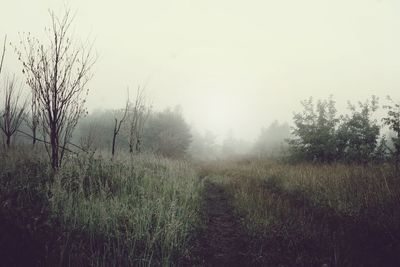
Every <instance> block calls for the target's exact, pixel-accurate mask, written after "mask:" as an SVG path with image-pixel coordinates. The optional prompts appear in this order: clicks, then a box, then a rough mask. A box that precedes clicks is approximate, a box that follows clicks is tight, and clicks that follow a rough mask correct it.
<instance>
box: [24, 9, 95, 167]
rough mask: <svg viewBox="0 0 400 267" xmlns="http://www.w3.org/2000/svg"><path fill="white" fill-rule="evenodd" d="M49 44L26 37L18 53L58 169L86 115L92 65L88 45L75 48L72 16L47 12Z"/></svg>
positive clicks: (91, 55) (48, 148) (52, 163)
mask: <svg viewBox="0 0 400 267" xmlns="http://www.w3.org/2000/svg"><path fill="white" fill-rule="evenodd" d="M49 13H50V18H51V27H50V28H49V29H46V32H47V34H48V41H49V42H48V43H42V42H40V41H39V40H38V39H37V38H33V37H31V36H30V34H27V35H26V36H25V38H24V40H23V41H22V42H21V43H22V49H21V50H18V51H17V53H18V56H19V59H20V60H21V62H22V65H23V72H24V73H25V74H26V78H27V84H28V85H29V86H30V88H31V89H32V95H33V97H34V99H35V101H37V102H35V104H36V103H37V108H38V114H39V118H40V121H41V124H42V127H43V131H44V138H45V139H47V138H48V139H49V143H50V146H49V145H48V144H46V149H47V150H48V152H49V156H50V159H51V166H52V168H53V169H54V170H57V169H58V168H59V167H60V165H61V163H62V160H63V157H64V153H65V151H68V150H67V149H66V148H67V146H68V143H69V140H70V139H71V136H72V132H73V130H74V129H75V127H76V124H77V123H78V120H79V118H80V117H81V116H82V115H83V114H85V113H86V110H85V108H84V103H85V100H86V96H87V94H88V89H87V87H86V85H87V83H88V81H89V80H90V78H91V77H92V74H91V68H92V66H93V64H94V62H95V58H94V57H93V53H92V46H91V45H79V46H77V45H75V44H73V42H72V37H71V36H70V34H69V32H70V28H71V24H72V22H73V16H71V14H70V11H69V10H67V11H65V14H64V15H63V16H62V17H60V18H59V17H57V16H55V14H54V13H53V12H52V11H50V12H49Z"/></svg>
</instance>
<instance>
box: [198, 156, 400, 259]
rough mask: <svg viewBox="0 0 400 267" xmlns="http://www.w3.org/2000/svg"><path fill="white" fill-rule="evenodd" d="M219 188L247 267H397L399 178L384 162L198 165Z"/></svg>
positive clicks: (264, 162) (399, 232) (223, 163)
mask: <svg viewBox="0 0 400 267" xmlns="http://www.w3.org/2000/svg"><path fill="white" fill-rule="evenodd" d="M202 172H203V175H213V176H216V177H217V178H214V180H216V181H218V182H219V183H221V184H223V185H224V186H225V187H226V188H227V190H228V192H229V194H230V196H231V199H232V202H233V204H234V207H235V210H236V212H237V214H238V216H240V217H241V218H242V222H243V227H244V228H245V229H246V231H247V232H248V234H249V236H250V239H251V240H252V244H251V249H250V250H249V251H250V253H252V254H253V255H252V256H251V258H252V259H253V264H254V265H267V266H322V265H323V264H327V265H328V266H398V263H399V262H400V257H399V253H400V247H399V244H400V242H399V241H400V231H399V230H400V224H399V221H400V178H399V177H398V176H396V175H395V173H394V169H393V168H392V167H391V166H389V165H375V166H366V167H364V166H354V165H352V166H349V165H341V164H336V165H335V164H334V165H312V164H299V165H287V164H278V163H274V162H272V161H265V160H258V159H251V160H250V159H249V160H235V161H221V162H216V163H212V164H208V165H205V166H203V170H202Z"/></svg>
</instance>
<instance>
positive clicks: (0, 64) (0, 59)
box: [0, 35, 7, 74]
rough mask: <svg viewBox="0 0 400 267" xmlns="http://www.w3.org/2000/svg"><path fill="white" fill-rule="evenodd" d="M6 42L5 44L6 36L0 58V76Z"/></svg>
mask: <svg viewBox="0 0 400 267" xmlns="http://www.w3.org/2000/svg"><path fill="white" fill-rule="evenodd" d="M6 42H7V35H6V36H5V37H4V43H3V51H2V52H1V58H0V74H1V71H2V70H3V62H4V56H5V54H6Z"/></svg>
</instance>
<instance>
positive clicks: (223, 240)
mask: <svg viewBox="0 0 400 267" xmlns="http://www.w3.org/2000/svg"><path fill="white" fill-rule="evenodd" d="M204 186H205V188H204V189H205V190H204V191H205V196H204V205H205V207H204V208H205V211H204V212H205V217H206V227H205V229H204V233H203V234H202V236H201V238H200V240H199V243H200V244H199V245H200V250H201V252H202V253H201V254H202V258H203V259H204V262H203V264H204V266H250V265H251V264H250V262H248V261H247V259H246V258H247V257H246V255H247V253H246V251H247V249H248V246H247V243H248V242H247V241H248V240H247V238H246V235H244V234H243V232H242V230H241V227H240V224H239V222H238V219H237V218H236V217H235V216H234V213H233V208H232V206H231V204H230V202H229V199H228V196H227V193H226V192H225V189H224V188H223V186H221V185H219V184H216V183H213V182H212V181H209V180H208V179H207V180H205V185H204Z"/></svg>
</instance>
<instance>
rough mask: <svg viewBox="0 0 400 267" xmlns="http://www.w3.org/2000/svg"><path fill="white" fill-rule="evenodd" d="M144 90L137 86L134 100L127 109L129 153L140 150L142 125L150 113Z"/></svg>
mask: <svg viewBox="0 0 400 267" xmlns="http://www.w3.org/2000/svg"><path fill="white" fill-rule="evenodd" d="M144 90H145V88H144V87H143V88H141V87H138V89H137V92H136V99H135V102H134V103H133V105H132V109H131V110H130V111H129V122H130V125H129V153H131V154H132V153H133V151H134V150H135V151H136V153H140V151H141V143H142V137H143V130H144V125H145V122H146V120H147V119H148V117H149V114H150V107H149V106H147V105H146V103H145V96H144Z"/></svg>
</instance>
